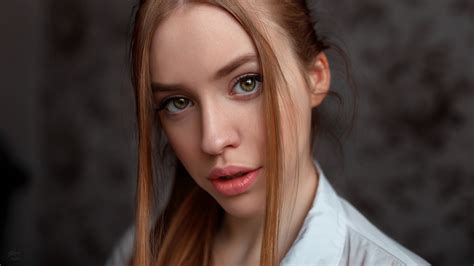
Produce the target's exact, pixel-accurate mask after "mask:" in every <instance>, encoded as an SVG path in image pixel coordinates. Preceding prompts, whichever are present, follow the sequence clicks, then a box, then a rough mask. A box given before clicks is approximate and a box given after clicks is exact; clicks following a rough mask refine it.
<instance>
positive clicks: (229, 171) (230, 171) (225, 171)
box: [209, 165, 259, 179]
mask: <svg viewBox="0 0 474 266" xmlns="http://www.w3.org/2000/svg"><path fill="white" fill-rule="evenodd" d="M257 169H259V168H258V167H257V168H247V167H240V166H233V165H230V166H226V167H223V168H220V167H215V168H213V169H212V171H211V173H210V174H209V179H217V178H219V177H221V176H232V175H236V174H242V173H248V172H252V171H255V170H257Z"/></svg>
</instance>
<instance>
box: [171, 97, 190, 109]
mask: <svg viewBox="0 0 474 266" xmlns="http://www.w3.org/2000/svg"><path fill="white" fill-rule="evenodd" d="M171 102H172V103H173V106H174V107H176V108H177V109H184V108H186V106H188V104H189V100H188V99H185V98H174V99H173V100H172V101H171Z"/></svg>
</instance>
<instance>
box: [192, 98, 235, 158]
mask: <svg viewBox="0 0 474 266" xmlns="http://www.w3.org/2000/svg"><path fill="white" fill-rule="evenodd" d="M231 111H232V110H228V108H226V107H224V106H222V105H212V106H211V105H207V106H203V107H202V120H201V121H202V142H201V149H202V151H203V152H205V153H207V154H209V155H220V154H222V153H224V151H225V150H226V149H229V148H236V147H238V146H239V145H240V136H239V132H238V121H239V119H238V118H237V117H236V116H235V114H232V112H231Z"/></svg>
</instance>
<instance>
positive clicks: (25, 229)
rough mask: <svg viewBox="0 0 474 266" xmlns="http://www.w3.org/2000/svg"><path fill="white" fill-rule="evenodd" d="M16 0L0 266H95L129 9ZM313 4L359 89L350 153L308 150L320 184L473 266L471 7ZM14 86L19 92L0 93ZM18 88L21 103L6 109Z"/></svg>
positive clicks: (120, 188) (126, 124)
mask: <svg viewBox="0 0 474 266" xmlns="http://www.w3.org/2000/svg"><path fill="white" fill-rule="evenodd" d="M12 3H16V4H10V5H9V6H7V8H5V9H2V11H1V12H0V14H2V15H3V13H8V14H10V15H11V14H18V16H17V17H25V18H28V20H26V21H30V24H28V25H30V26H23V27H22V28H20V27H21V25H23V24H8V23H5V25H7V26H9V27H13V28H12V29H15V28H14V27H17V29H18V30H17V31H15V30H11V29H10V31H9V32H11V34H13V35H14V37H13V38H12V40H10V42H9V43H12V45H10V46H8V47H7V48H8V49H2V50H3V51H12V52H10V53H13V54H18V55H23V57H21V56H20V57H19V59H18V58H12V59H10V60H12V61H13V62H24V63H22V64H20V66H18V67H17V69H13V70H12V67H11V65H6V64H5V65H4V63H5V61H4V60H3V62H2V69H5V70H10V72H6V73H18V72H22V73H23V72H24V74H25V75H19V77H23V78H24V79H23V80H22V79H18V78H14V77H12V75H8V76H6V77H5V78H6V79H4V80H7V82H6V83H5V84H6V85H4V86H5V87H4V88H2V94H1V95H2V97H1V99H0V104H2V106H3V107H2V112H4V114H2V116H0V118H1V119H2V121H0V122H1V124H2V127H1V130H2V132H1V133H2V134H3V135H5V136H7V137H6V141H7V142H8V146H10V147H11V149H10V150H9V151H10V153H11V156H13V158H19V159H18V160H17V162H18V165H23V167H24V168H25V170H26V171H27V172H28V173H29V182H28V183H27V184H26V185H24V186H23V187H22V188H21V190H17V191H16V194H15V196H14V197H12V198H11V200H12V204H11V205H9V207H10V208H9V212H8V214H9V215H8V219H7V220H6V221H7V229H6V231H5V232H6V239H5V245H4V250H3V256H2V258H1V259H0V264H2V265H101V264H102V263H103V262H104V260H105V258H106V256H107V255H108V253H109V252H110V250H111V248H112V246H113V244H114V243H115V242H116V241H117V239H118V238H119V237H120V234H121V233H122V232H123V231H124V230H125V228H126V227H127V226H128V225H129V224H130V223H131V220H132V215H133V214H132V208H133V190H134V169H135V168H134V156H135V150H134V147H133V139H134V136H135V133H134V129H133V126H134V123H133V111H134V109H133V101H132V94H131V88H130V84H129V81H128V79H129V78H128V72H127V71H128V70H127V68H126V49H127V38H128V37H127V32H128V24H129V20H130V15H131V10H132V6H133V3H131V1H117V0H113V1H112V0H108V1H93V0H83V1H73V0H47V1H29V2H27V1H17V2H12ZM316 8H317V10H318V13H319V14H320V16H321V20H322V23H323V24H324V25H323V28H325V29H328V30H329V31H330V36H333V37H338V38H339V39H342V40H344V43H345V45H344V46H345V47H346V48H345V49H346V50H348V52H349V55H350V58H351V61H352V63H353V65H354V67H353V74H354V77H355V79H356V81H357V84H358V94H359V105H358V115H357V117H356V121H355V122H356V124H355V125H356V126H355V128H354V131H353V135H352V136H351V137H350V138H349V139H348V140H347V142H346V143H345V146H344V157H343V158H340V159H338V158H337V156H333V155H332V153H334V152H333V150H330V149H328V148H321V149H320V150H319V152H318V154H319V155H320V156H321V160H322V163H323V167H324V168H325V171H326V172H327V173H328V176H329V178H330V179H331V180H332V181H333V183H335V184H336V186H337V188H338V189H339V191H341V193H342V194H344V195H346V197H347V198H349V199H350V201H351V202H353V203H354V205H356V206H357V207H358V208H359V209H360V210H361V211H362V212H363V213H365V214H366V215H367V216H368V217H369V219H371V220H372V221H373V222H374V223H375V224H376V225H378V226H379V227H380V228H381V229H382V230H383V231H385V232H387V233H388V234H389V235H391V236H393V237H394V238H395V239H397V240H398V241H400V242H401V243H403V244H404V245H406V246H407V247H409V248H410V249H412V250H414V251H415V252H417V253H418V254H420V255H421V256H423V257H425V258H426V259H427V260H428V261H430V262H433V263H436V264H440V263H442V264H450V265H454V264H459V265H461V264H464V265H471V264H472V263H473V262H474V258H473V255H472V250H474V231H473V225H474V217H473V214H472V213H474V210H473V202H474V199H473V195H474V193H472V191H473V190H474V166H473V165H472V156H473V155H474V152H473V148H474V147H473V146H474V137H472V136H473V135H474V121H473V120H474V108H473V104H474V95H473V89H474V75H473V74H474V73H473V67H474V65H473V64H474V61H473V59H472V49H474V27H473V25H474V24H473V23H474V2H473V1H471V0H449V1H448V0H446V1H433V0H430V1H428V0H410V1H409V0H403V1H389V0H383V1H382V0H370V1H369V0H359V1H350V0H337V1H336V0H331V1H329V0H320V1H318V3H317V5H316ZM32 15H34V16H32ZM3 17H4V16H3ZM2 25H3V24H2ZM22 32H23V34H21V33H22ZM38 32H39V33H40V34H38ZM17 35H21V36H23V37H24V36H34V40H30V39H25V38H15V37H16V36H17ZM2 38H3V37H2ZM15 44H18V45H15ZM25 44H31V46H33V47H34V49H33V50H31V49H30V50H27V49H26V48H28V46H29V45H25ZM2 47H3V46H2ZM25 51H29V53H33V54H34V56H35V58H36V60H35V61H34V64H30V63H29V62H30V61H28V59H22V58H25V57H27V56H25ZM10 53H6V54H10ZM28 58H29V57H28ZM21 60H23V61H21ZM21 65H27V66H28V67H27V68H22V67H21ZM3 73H5V72H4V71H3ZM336 76H337V75H336ZM31 80H34V81H35V82H34V84H31V82H29V83H28V82H27V81H31ZM8 82H10V83H8ZM21 82H26V84H28V86H22V87H21V88H25V89H28V90H29V91H26V92H25V91H22V90H18V89H16V90H11V91H9V92H8V93H6V92H4V90H5V88H9V87H12V86H10V85H17V86H18V84H21ZM25 94H26V95H27V96H28V98H27V99H29V100H28V101H18V103H14V102H13V101H12V99H23V98H24V97H25V96H24V95H25ZM4 95H7V96H8V97H6V96H4ZM328 103H329V102H328ZM4 106H6V107H7V109H5V108H6V107H4ZM16 106H18V107H20V108H16ZM22 107H24V108H22ZM15 109H20V110H23V111H22V112H14V111H15ZM25 110H26V111H25ZM8 113H11V114H14V115H6V114H8ZM32 115H33V116H32ZM32 117H34V121H33V118H32ZM18 121H26V122H27V126H25V125H22V124H21V123H18ZM28 121H29V122H28ZM22 126H23V127H22ZM33 133H34V137H31V135H32V134H33ZM21 134H26V135H27V136H26V137H25V136H24V135H21ZM28 134H29V135H28ZM15 136H18V137H15ZM28 136H30V137H28ZM25 139H26V140H27V142H26V143H27V144H29V143H31V145H29V147H26V148H25V141H24V140H25ZM337 160H339V162H338V161H337ZM342 166H344V167H343V168H342ZM12 178H14V177H12ZM3 180H5V179H3ZM2 184H3V183H2Z"/></svg>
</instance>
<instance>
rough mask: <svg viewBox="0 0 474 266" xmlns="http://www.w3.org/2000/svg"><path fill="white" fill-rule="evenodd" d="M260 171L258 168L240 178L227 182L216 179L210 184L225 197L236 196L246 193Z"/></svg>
mask: <svg viewBox="0 0 474 266" xmlns="http://www.w3.org/2000/svg"><path fill="white" fill-rule="evenodd" d="M260 169H261V168H258V169H256V170H254V171H251V172H248V173H247V174H245V175H243V176H241V177H236V178H233V179H228V180H226V179H222V178H216V179H212V180H211V182H212V185H213V186H214V188H215V189H216V190H217V191H218V192H219V193H221V194H223V195H225V196H236V195H239V194H242V193H244V192H246V191H247V190H248V189H249V188H250V186H252V184H253V183H254V182H255V180H256V179H257V176H258V174H259V173H260Z"/></svg>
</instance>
